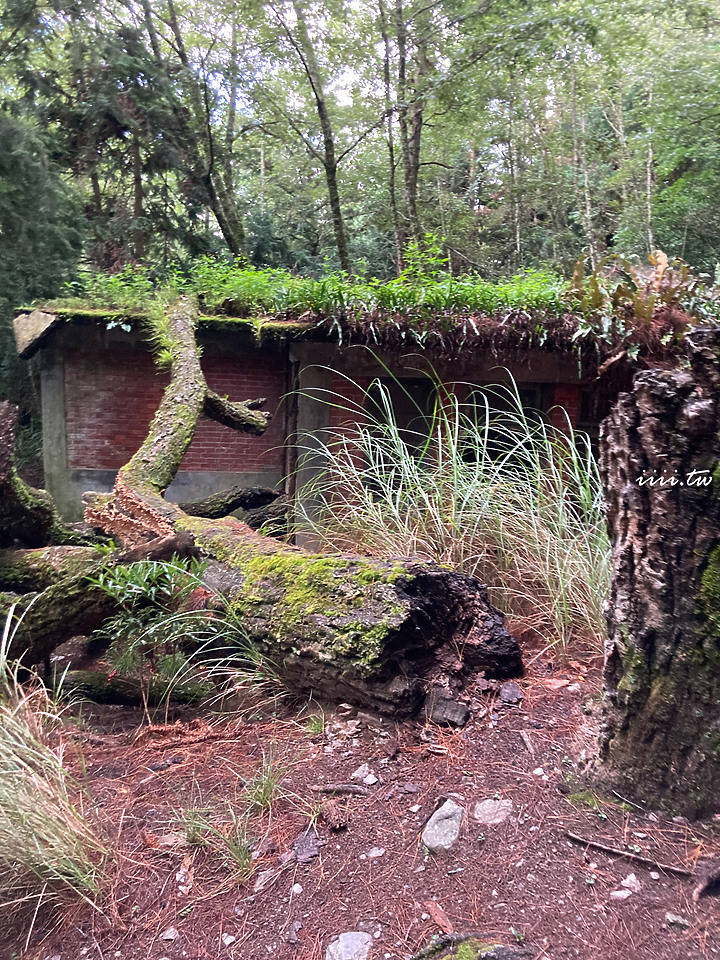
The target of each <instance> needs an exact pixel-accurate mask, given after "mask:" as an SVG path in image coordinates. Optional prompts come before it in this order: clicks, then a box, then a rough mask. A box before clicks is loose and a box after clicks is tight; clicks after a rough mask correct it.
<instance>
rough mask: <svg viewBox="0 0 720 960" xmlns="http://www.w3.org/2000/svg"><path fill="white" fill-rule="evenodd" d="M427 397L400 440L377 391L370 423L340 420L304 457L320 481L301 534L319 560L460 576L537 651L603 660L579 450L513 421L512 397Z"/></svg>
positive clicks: (572, 442) (591, 473)
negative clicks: (571, 648) (390, 560)
mask: <svg viewBox="0 0 720 960" xmlns="http://www.w3.org/2000/svg"><path fill="white" fill-rule="evenodd" d="M435 387H436V389H435V398H436V399H435V402H434V409H432V411H431V412H430V413H427V412H425V413H423V412H422V411H420V410H419V409H418V415H419V416H421V415H422V416H424V417H425V423H426V428H425V429H423V430H422V431H421V432H411V431H408V430H403V429H401V428H400V427H399V426H398V424H397V422H396V420H395V416H394V413H393V404H392V401H391V397H390V392H389V391H388V389H387V387H386V386H385V385H384V384H383V383H381V382H377V383H376V384H375V385H374V388H373V389H374V391H375V394H374V395H375V397H376V403H375V410H376V411H377V412H376V413H375V414H374V415H373V414H370V413H368V411H367V410H366V409H364V408H363V409H356V410H354V411H352V410H349V409H347V408H345V409H347V414H348V417H347V419H348V422H349V423H350V422H352V425H351V426H344V427H341V428H339V429H337V430H335V431H328V432H327V433H326V435H325V439H324V440H323V439H319V440H317V441H316V442H317V444H318V446H317V447H313V449H312V451H309V454H311V455H312V457H313V458H315V457H319V458H320V463H321V464H322V466H323V470H322V472H321V473H320V475H319V476H318V477H316V479H315V480H314V481H313V482H312V484H310V486H309V488H307V489H306V490H305V491H304V493H303V495H302V496H301V497H300V498H299V503H300V509H301V516H300V518H299V523H300V524H301V525H302V527H303V528H304V529H305V530H308V529H309V530H310V531H312V532H313V533H314V535H315V536H317V537H319V538H320V540H321V541H322V543H323V544H324V546H325V548H326V549H331V550H340V551H347V550H354V551H358V552H361V553H365V554H368V555H371V556H376V557H388V556H416V557H420V558H423V559H426V560H432V561H436V562H438V563H441V564H444V565H448V566H450V567H452V568H453V569H456V570H460V571H462V572H465V573H468V574H472V575H473V576H476V577H479V578H480V579H482V580H483V581H484V582H486V583H487V584H488V585H489V587H490V589H491V596H492V599H493V601H494V602H495V603H496V604H497V605H498V606H499V607H501V608H502V609H503V610H504V611H506V612H508V613H512V614H515V615H518V616H521V617H522V618H523V619H524V620H526V621H528V622H530V623H531V624H532V625H533V626H534V627H535V629H537V630H538V631H540V632H541V633H542V634H543V636H545V637H546V638H547V642H548V643H552V644H558V645H559V646H561V647H562V648H567V647H568V645H569V644H571V643H572V642H574V641H581V642H585V643H589V644H590V645H591V646H593V647H599V646H601V637H602V635H603V630H604V620H603V602H604V599H605V597H606V596H607V594H608V592H609V545H608V538H607V533H606V530H605V524H604V519H603V511H602V491H601V483H600V477H599V473H598V468H597V464H596V461H595V458H594V456H593V452H592V449H591V446H590V442H589V439H588V438H587V436H586V435H584V434H582V433H577V432H575V431H573V429H572V427H571V425H570V424H569V422H568V423H567V425H566V426H565V427H564V428H563V429H558V428H557V427H554V426H552V425H551V424H550V423H548V422H547V419H546V418H545V417H543V416H542V415H541V414H539V413H537V412H533V411H528V410H526V409H524V408H523V405H522V402H521V399H520V396H519V393H518V390H517V388H516V386H515V385H514V383H513V384H511V385H510V386H498V387H493V388H484V389H483V390H482V391H478V389H477V388H471V387H470V385H459V384H457V385H455V389H454V390H452V391H451V390H449V389H448V387H447V386H445V387H443V386H442V385H441V384H436V385H435ZM398 388H399V387H398ZM473 390H474V391H475V392H474V393H473ZM462 393H466V394H471V400H470V401H468V402H466V403H462V402H460V401H459V400H458V394H462ZM325 402H327V403H331V404H333V405H335V406H337V407H343V401H342V399H341V398H338V397H330V396H329V395H328V396H327V398H326V401H325ZM335 419H336V420H337V419H338V418H337V416H336V417H335ZM303 504H304V505H305V506H304V507H303Z"/></svg>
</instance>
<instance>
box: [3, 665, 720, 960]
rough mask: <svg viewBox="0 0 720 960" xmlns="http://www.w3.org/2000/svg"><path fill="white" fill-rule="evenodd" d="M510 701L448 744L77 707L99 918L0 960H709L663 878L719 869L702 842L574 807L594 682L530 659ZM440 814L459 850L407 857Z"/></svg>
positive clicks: (700, 827) (708, 898)
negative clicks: (488, 947) (352, 946)
mask: <svg viewBox="0 0 720 960" xmlns="http://www.w3.org/2000/svg"><path fill="white" fill-rule="evenodd" d="M481 686H482V684H481ZM519 686H520V688H521V690H522V693H523V695H524V696H523V699H522V700H521V701H520V702H518V703H515V704H503V702H502V700H501V697H500V690H499V689H498V687H497V685H495V686H491V687H490V688H489V689H485V690H482V689H478V690H477V691H476V699H475V700H474V702H473V704H472V706H473V716H472V719H471V720H470V722H469V723H468V724H467V726H466V727H465V728H464V729H462V730H459V731H457V730H456V731H449V730H446V729H444V728H440V727H437V726H434V725H425V726H423V725H422V724H421V723H418V722H407V723H401V724H394V723H391V722H388V721H381V720H379V719H378V718H375V717H371V716H368V715H363V714H362V713H360V714H358V713H357V711H354V710H343V709H339V710H338V709H332V710H331V709H329V708H328V709H326V710H325V712H324V714H322V713H320V712H319V711H318V710H317V708H316V707H315V708H313V709H310V708H306V709H305V710H304V711H302V712H300V713H299V712H298V705H297V704H288V703H284V704H281V705H280V706H279V707H278V708H277V709H276V711H275V712H276V716H268V715H267V714H268V709H269V708H267V707H266V710H265V714H264V715H263V716H261V717H260V718H258V719H247V720H245V721H243V722H239V721H237V720H228V719H219V720H218V719H213V718H211V717H197V716H196V717H194V718H191V717H190V715H189V714H186V715H185V717H184V719H182V720H180V721H178V722H177V723H176V724H174V725H169V726H158V727H156V728H145V729H144V730H142V731H141V732H140V734H138V723H139V718H138V717H137V716H129V715H128V712H127V711H125V710H122V709H121V708H108V707H105V708H102V709H100V708H96V715H95V717H94V718H93V717H92V716H88V715H86V719H85V722H84V724H83V726H81V727H79V728H78V729H77V731H76V732H75V733H74V741H73V742H74V743H75V745H76V747H77V748H78V758H79V756H80V754H81V755H82V768H81V766H80V760H79V759H76V761H75V762H76V764H77V770H78V773H81V772H83V771H84V773H83V775H84V776H85V778H86V783H87V786H88V789H89V791H90V795H91V797H92V800H93V802H94V803H95V805H96V807H97V813H98V816H99V819H100V822H101V823H102V824H104V830H105V832H106V836H107V837H108V842H109V843H110V845H111V846H112V847H113V848H114V855H113V857H112V858H111V859H110V861H109V863H108V866H107V874H108V876H107V881H106V885H105V892H104V894H103V896H102V898H101V900H100V901H99V906H100V908H101V911H102V912H98V911H96V910H93V909H91V908H90V907H89V906H86V905H82V906H80V907H77V906H76V907H74V908H72V909H68V911H67V912H66V914H65V916H64V918H62V922H61V925H60V926H59V927H56V928H55V929H54V931H53V932H47V927H45V929H44V930H42V929H40V925H41V923H42V918H38V931H37V933H36V935H35V936H34V940H33V942H32V943H31V946H30V948H29V950H28V951H27V954H25V953H24V951H23V949H22V948H23V941H24V936H22V933H21V931H16V932H15V934H13V935H10V936H9V937H8V936H6V937H5V939H4V941H3V943H4V947H5V948H6V956H8V957H12V956H15V957H19V956H21V955H22V956H25V955H26V956H28V957H32V958H37V960H86V958H87V960H91V958H100V960H106V958H107V960H109V958H112V960H141V958H143V960H144V958H152V960H160V958H166V960H179V958H189V960H195V958H206V957H213V958H217V957H220V958H228V960H232V958H236V960H261V958H262V960H267V958H273V960H324V958H325V951H326V949H327V947H328V945H329V944H330V942H331V941H332V940H333V939H334V938H335V937H336V936H337V935H339V934H342V933H344V932H347V931H364V932H366V933H368V934H370V935H371V936H372V938H373V948H372V954H371V960H403V958H405V960H407V958H410V957H413V956H415V955H416V954H417V953H418V952H420V951H421V950H422V949H423V948H424V947H427V946H428V945H429V944H431V943H432V942H433V940H432V938H433V937H434V936H437V935H440V934H443V933H450V932H453V933H457V934H464V933H477V934H478V936H479V937H481V938H482V940H483V941H497V942H499V943H503V944H510V945H515V944H517V945H522V947H523V948H524V949H525V950H526V953H525V956H527V957H529V958H533V960H541V958H543V960H570V958H581V960H594V958H598V960H599V958H603V960H631V958H632V960H696V958H697V960H700V958H712V957H715V956H719V955H720V924H719V920H720V897H718V895H717V891H713V892H711V893H710V894H709V895H705V896H703V897H702V898H700V899H699V901H698V902H693V899H692V890H693V886H694V883H693V880H692V878H691V877H688V876H683V875H681V874H678V873H674V872H671V870H670V869H668V868H669V867H676V868H679V869H681V870H683V869H684V870H687V871H692V870H693V869H694V868H695V865H696V863H697V862H698V859H702V858H704V857H708V856H715V855H717V854H718V853H720V823H718V822H714V823H694V824H689V823H687V822H685V821H682V820H678V819H677V818H676V819H675V820H673V819H672V818H671V817H668V816H667V815H663V814H659V813H656V812H652V811H644V810H642V809H640V808H638V807H635V806H633V805H631V804H629V803H626V802H623V800H622V798H620V797H617V796H610V797H604V798H600V797H597V796H596V795H594V794H593V793H592V792H591V791H588V790H587V788H586V786H585V785H584V784H583V782H582V780H581V768H582V765H583V764H582V760H583V757H584V756H585V757H589V756H591V755H592V751H593V745H594V743H595V740H596V735H597V731H596V726H597V718H596V714H597V702H598V690H599V664H597V663H591V662H589V661H588V662H585V663H582V662H578V661H571V662H570V663H569V664H568V663H560V662H555V663H553V662H551V660H550V658H549V656H548V655H547V654H546V655H544V656H540V657H539V658H536V659H535V660H534V662H533V663H532V665H531V667H530V670H529V674H528V677H527V678H526V679H525V680H522V681H520V682H519ZM271 712H272V711H271ZM363 764H366V765H367V767H368V770H367V771H365V770H360V771H359V772H358V768H359V767H361V766H362V765H363ZM263 769H264V771H265V772H264V773H263ZM353 774H356V776H355V778H353ZM366 778H367V782H364V781H365V780H366ZM375 779H376V780H377V782H373V781H374V780H375ZM276 780H279V783H277V784H275V781H276ZM329 784H342V785H345V787H344V788H343V791H341V792H339V793H338V792H334V793H333V792H327V788H328V785H329ZM348 784H349V785H351V786H350V787H348V786H347V785H348ZM323 788H325V792H323ZM332 798H334V802H333V803H332V804H331V805H330V806H329V807H328V805H327V801H328V800H330V799H332ZM444 798H451V799H453V800H454V801H455V802H456V803H457V804H458V805H460V806H461V807H463V808H464V810H465V816H464V819H463V824H462V828H461V834H460V837H459V839H458V840H457V842H456V843H455V845H454V846H453V847H452V849H451V850H450V851H449V852H448V853H445V854H441V855H436V854H428V852H427V850H426V849H425V848H424V846H423V844H422V841H421V834H422V831H423V829H424V826H425V824H426V822H427V820H428V819H429V818H430V816H431V815H432V813H433V812H434V811H435V809H436V808H437V807H438V805H439V803H440V802H442V800H443V799H444ZM484 800H507V801H510V804H502V805H500V806H501V808H502V810H503V811H504V812H505V813H507V814H508V815H507V817H506V819H504V820H503V821H502V822H500V823H496V824H487V823H481V822H479V821H478V820H477V819H476V817H475V808H476V805H477V804H478V803H479V802H481V801H484ZM323 804H324V806H323ZM496 806H497V805H496ZM345 819H347V826H345V827H342V826H339V824H340V823H341V822H342V821H343V820H345ZM328 820H330V821H332V822H333V825H334V826H336V827H338V826H339V828H338V829H332V825H331V823H329V822H328ZM245 827H246V829H247V838H248V840H249V841H250V842H251V843H252V845H253V849H252V853H250V852H249V850H248V848H247V847H246V846H245V845H244V844H243V843H242V842H241V841H242V836H241V835H242V832H243V830H244V829H245ZM570 833H572V834H575V835H576V837H579V838H584V839H587V840H588V841H593V842H594V843H599V844H602V845H605V846H609V847H614V848H617V849H618V850H620V851H625V852H626V853H628V854H634V855H635V856H636V857H643V858H646V860H649V861H652V863H646V862H644V861H642V860H639V859H634V860H633V859H631V858H628V857H623V856H619V855H617V854H615V853H608V852H605V851H603V850H601V849H598V848H596V847H593V846H591V845H589V844H587V843H584V842H582V839H580V840H577V839H573V838H571V837H570V836H569V834H570ZM238 837H239V838H240V839H238ZM188 841H190V842H188ZM250 873H252V875H250ZM614 894H615V895H614ZM668 915H670V916H669V917H668ZM0 952H1V951H0ZM440 955H442V954H441V953H440V952H438V953H436V954H435V956H440ZM463 956H467V953H465V954H463Z"/></svg>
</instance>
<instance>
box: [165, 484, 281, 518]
mask: <svg viewBox="0 0 720 960" xmlns="http://www.w3.org/2000/svg"><path fill="white" fill-rule="evenodd" d="M279 496H281V494H280V491H279V490H271V489H270V488H269V487H239V486H236V487H229V488H228V489H227V490H220V491H219V492H218V493H211V494H210V496H208V497H203V498H202V499H201V500H191V501H187V502H185V503H180V504H179V507H180V509H181V510H182V511H183V513H187V514H188V516H190V517H206V518H207V519H208V520H217V519H219V518H220V517H227V516H228V514H230V513H232V512H233V511H234V510H255V509H257V508H258V507H264V506H266V505H267V504H270V503H272V502H273V501H274V500H277V498H278V497H279Z"/></svg>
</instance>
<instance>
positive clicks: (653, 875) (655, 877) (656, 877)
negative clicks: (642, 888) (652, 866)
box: [650, 870, 660, 880]
mask: <svg viewBox="0 0 720 960" xmlns="http://www.w3.org/2000/svg"><path fill="white" fill-rule="evenodd" d="M650 879H651V880H659V879H660V874H659V873H658V872H657V870H651V871H650Z"/></svg>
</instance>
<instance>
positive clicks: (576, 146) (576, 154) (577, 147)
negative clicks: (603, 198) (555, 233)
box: [570, 67, 597, 270]
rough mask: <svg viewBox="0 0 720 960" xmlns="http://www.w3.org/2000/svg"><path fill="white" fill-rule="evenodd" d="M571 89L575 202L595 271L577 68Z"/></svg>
mask: <svg viewBox="0 0 720 960" xmlns="http://www.w3.org/2000/svg"><path fill="white" fill-rule="evenodd" d="M570 89H571V122H572V136H573V188H574V191H575V202H576V204H577V207H578V215H579V217H580V222H581V223H582V226H583V232H584V233H585V236H586V238H587V241H588V245H589V248H590V263H591V266H592V269H593V270H594V269H595V267H596V266H597V247H596V243H595V236H594V233H593V226H592V210H591V207H590V191H589V180H588V176H587V162H586V158H585V143H584V130H585V118H584V116H583V118H582V125H583V139H582V141H581V140H580V137H579V136H578V116H577V89H576V80H575V68H574V67H573V69H572V73H571V80H570ZM581 173H582V176H583V185H584V191H583V194H584V195H583V196H581V194H580V186H579V181H580V174H581Z"/></svg>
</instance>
